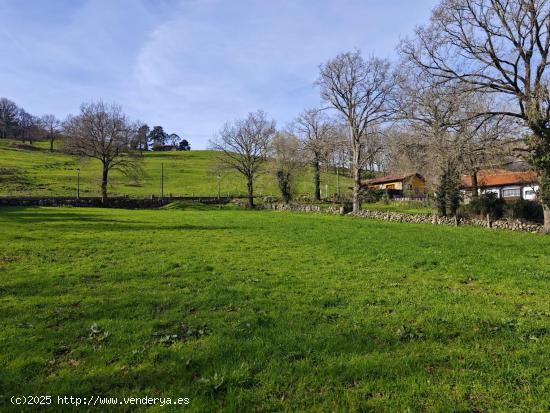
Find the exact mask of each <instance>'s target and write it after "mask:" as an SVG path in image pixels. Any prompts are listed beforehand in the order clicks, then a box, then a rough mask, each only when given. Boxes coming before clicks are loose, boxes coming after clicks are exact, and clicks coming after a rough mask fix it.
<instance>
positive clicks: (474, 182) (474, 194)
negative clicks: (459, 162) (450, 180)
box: [470, 170, 479, 199]
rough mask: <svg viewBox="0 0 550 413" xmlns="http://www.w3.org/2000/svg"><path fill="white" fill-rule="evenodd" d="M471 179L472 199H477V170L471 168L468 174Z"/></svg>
mask: <svg viewBox="0 0 550 413" xmlns="http://www.w3.org/2000/svg"><path fill="white" fill-rule="evenodd" d="M470 177H471V179H472V199H477V198H478V195H479V185H478V182H477V171H476V170H473V171H472V172H471V174H470Z"/></svg>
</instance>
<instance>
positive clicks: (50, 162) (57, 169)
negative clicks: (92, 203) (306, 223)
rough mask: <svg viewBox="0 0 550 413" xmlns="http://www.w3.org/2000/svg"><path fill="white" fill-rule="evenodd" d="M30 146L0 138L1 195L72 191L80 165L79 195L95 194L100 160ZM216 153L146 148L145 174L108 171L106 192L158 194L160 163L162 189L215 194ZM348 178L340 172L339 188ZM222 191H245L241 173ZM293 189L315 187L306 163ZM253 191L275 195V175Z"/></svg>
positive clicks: (331, 187) (332, 187)
mask: <svg viewBox="0 0 550 413" xmlns="http://www.w3.org/2000/svg"><path fill="white" fill-rule="evenodd" d="M34 147H35V148H34V149H31V148H29V147H27V146H23V145H17V144H16V143H13V142H9V141H6V140H0V196H72V195H74V194H75V192H76V181H77V172H76V169H77V168H80V169H81V173H80V193H81V195H82V196H99V194H100V180H101V168H100V164H99V161H95V160H82V159H79V158H77V157H74V156H70V155H67V154H64V153H61V152H58V151H55V152H49V151H48V150H46V146H45V144H43V143H40V142H39V143H37V144H35V145H34ZM216 156H217V153H216V152H214V151H190V152H147V153H145V154H144V157H143V169H144V171H145V175H144V177H143V178H142V179H140V180H139V182H136V181H135V180H134V179H132V178H129V177H126V176H124V175H122V174H121V173H119V172H116V171H114V172H112V174H111V177H110V187H109V195H111V196H114V195H129V196H150V195H152V194H154V195H159V194H160V180H161V179H160V176H161V164H162V165H164V193H165V194H166V195H168V194H173V195H174V196H176V195H216V194H217V191H218V179H217V177H216V175H215V174H213V173H212V167H213V165H214V163H215V160H216ZM349 182H350V180H349V179H347V178H342V177H340V187H341V188H342V190H343V191H345V190H346V188H347V187H348V186H349V185H348V184H349ZM326 185H328V191H329V193H334V192H336V176H335V175H334V174H332V173H323V176H322V192H323V193H325V191H326ZM220 189H221V193H222V195H227V194H230V195H239V194H244V193H245V192H246V183H245V181H244V179H243V177H242V176H241V175H239V174H238V173H236V172H233V171H228V172H225V173H224V174H223V176H222V179H221V182H220ZM295 189H296V192H297V193H298V194H311V193H312V192H313V174H312V171H311V169H310V168H303V169H302V170H300V171H299V173H298V175H297V178H296V182H295ZM255 190H256V194H257V195H270V194H273V195H275V196H277V195H278V193H279V192H278V189H277V184H276V181H275V177H274V176H273V174H272V173H269V166H268V167H267V168H266V172H265V173H264V174H263V175H262V176H260V177H259V178H258V181H257V183H256V188H255Z"/></svg>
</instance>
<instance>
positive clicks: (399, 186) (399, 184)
mask: <svg viewBox="0 0 550 413" xmlns="http://www.w3.org/2000/svg"><path fill="white" fill-rule="evenodd" d="M392 185H394V187H393V189H398V190H400V191H401V190H403V182H401V181H398V182H387V183H384V184H380V185H378V189H386V188H387V187H388V186H392Z"/></svg>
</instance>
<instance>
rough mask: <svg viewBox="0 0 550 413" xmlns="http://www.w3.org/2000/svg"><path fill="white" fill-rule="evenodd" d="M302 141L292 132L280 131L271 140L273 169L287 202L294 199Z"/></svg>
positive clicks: (270, 151)
mask: <svg viewBox="0 0 550 413" xmlns="http://www.w3.org/2000/svg"><path fill="white" fill-rule="evenodd" d="M300 149H301V148H300V141H299V140H298V138H296V136H294V135H293V134H291V133H286V132H280V133H278V134H277V135H275V137H274V138H273V140H272V141H271V144H270V150H269V154H270V155H271V157H272V158H273V161H274V162H273V169H274V173H275V176H276V177H277V183H278V185H279V190H280V191H281V195H282V197H283V200H284V202H285V203H288V202H290V201H291V200H292V196H293V193H294V188H293V183H294V178H295V172H296V170H297V169H298V167H299V166H300V161H301V157H302V154H301V151H300Z"/></svg>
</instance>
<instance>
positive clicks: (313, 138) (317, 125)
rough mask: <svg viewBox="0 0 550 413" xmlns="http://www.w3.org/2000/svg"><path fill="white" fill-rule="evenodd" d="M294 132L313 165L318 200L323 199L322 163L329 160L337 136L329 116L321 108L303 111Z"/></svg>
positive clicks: (296, 122)
mask: <svg viewBox="0 0 550 413" xmlns="http://www.w3.org/2000/svg"><path fill="white" fill-rule="evenodd" d="M292 129H293V131H294V133H296V135H297V136H298V137H299V138H300V139H301V141H302V145H303V149H304V153H305V154H306V156H307V159H308V161H309V162H311V164H312V165H313V183H314V193H313V196H314V197H315V200H316V201H320V200H321V163H322V162H324V161H326V160H327V157H328V155H329V152H330V145H331V140H332V139H333V138H334V136H335V130H334V127H333V125H332V123H331V121H330V120H329V118H328V117H327V116H326V115H325V114H324V112H322V111H321V110H320V109H308V110H305V111H304V112H302V113H301V114H300V115H299V116H298V117H297V118H296V119H295V120H294V123H293V125H292Z"/></svg>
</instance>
